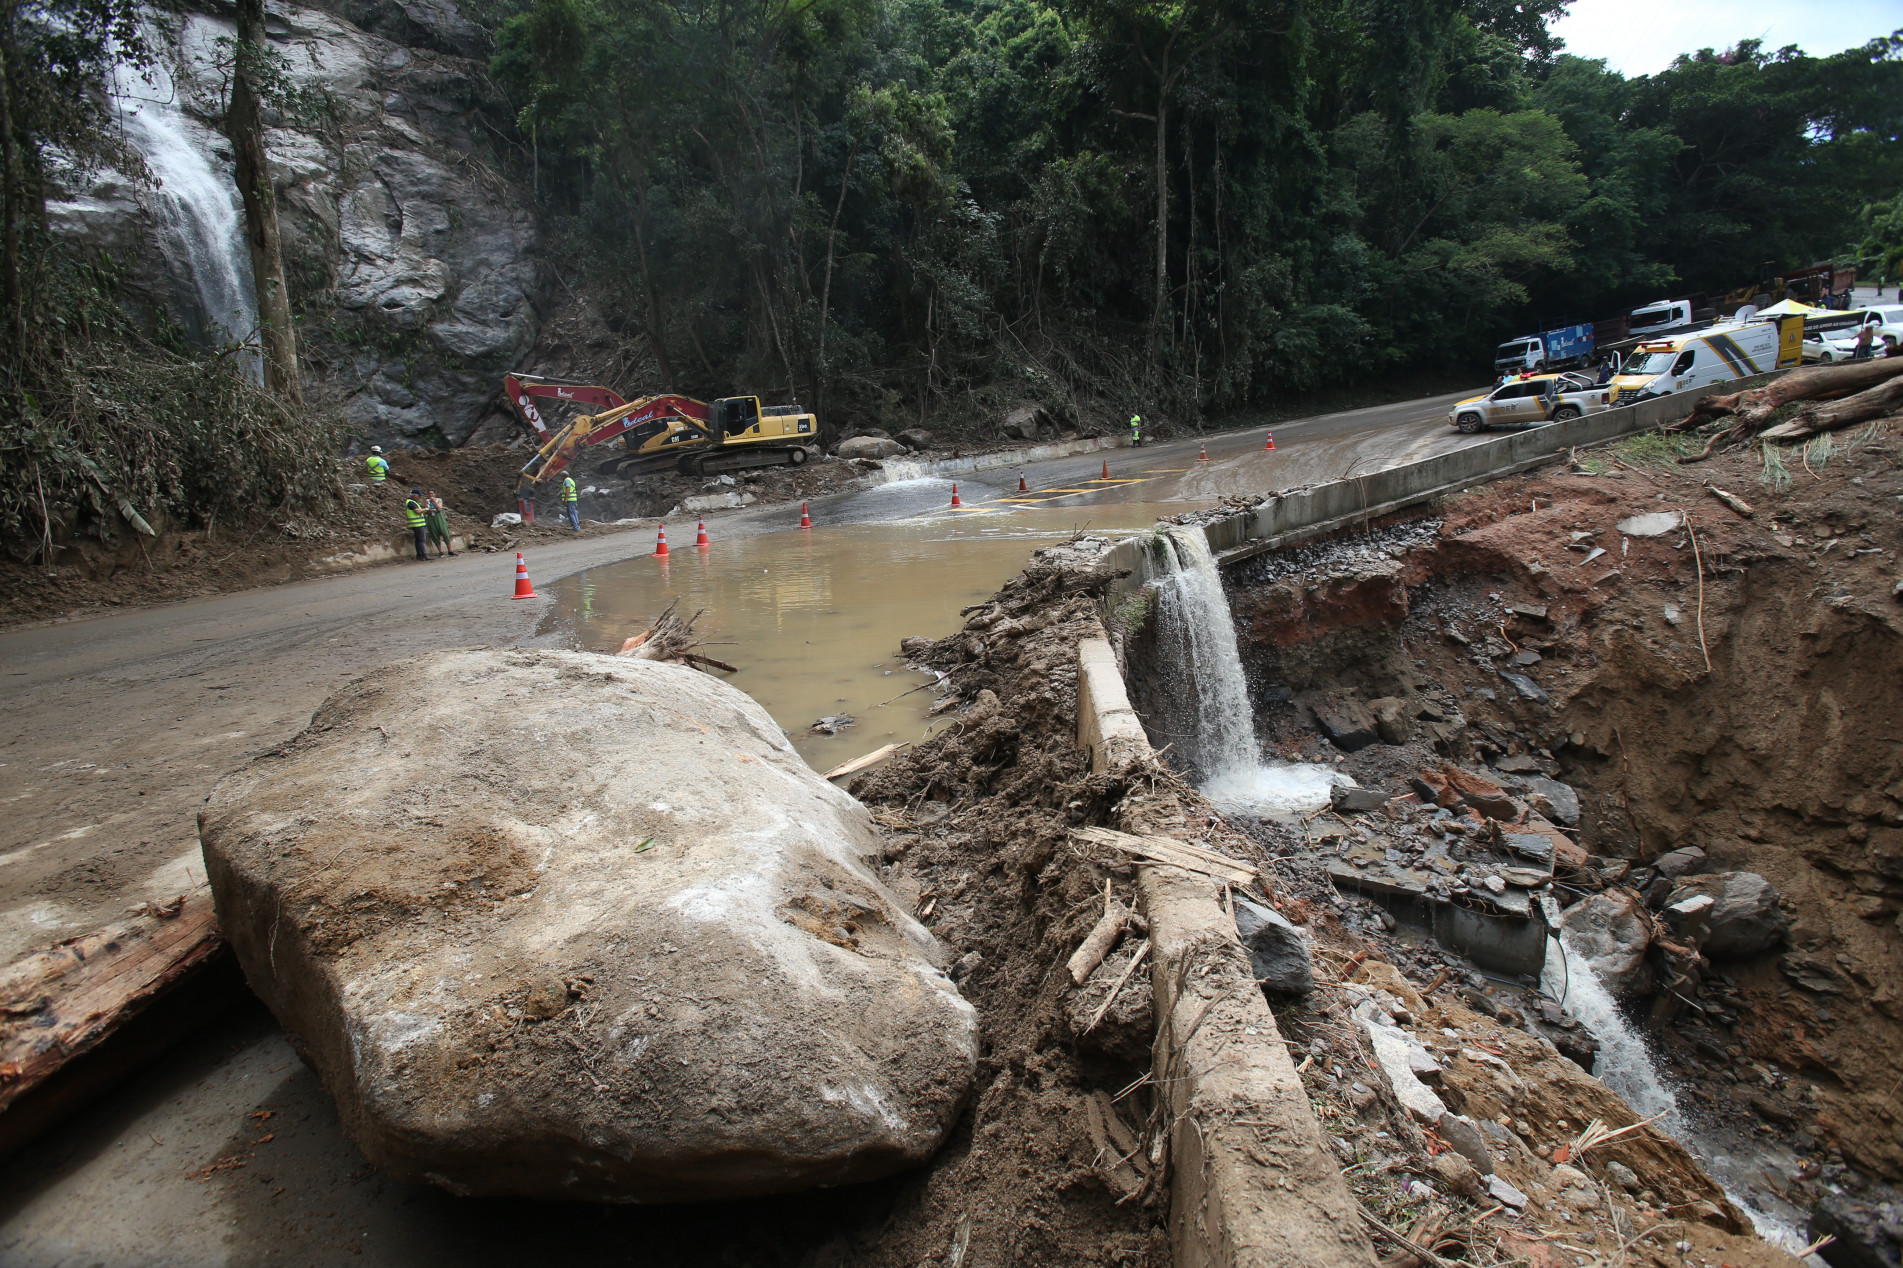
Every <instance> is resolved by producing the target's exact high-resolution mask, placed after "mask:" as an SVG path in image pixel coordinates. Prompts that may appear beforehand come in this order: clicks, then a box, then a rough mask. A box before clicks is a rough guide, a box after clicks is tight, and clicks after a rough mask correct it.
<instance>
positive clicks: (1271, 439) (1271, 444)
mask: <svg viewBox="0 0 1903 1268" xmlns="http://www.w3.org/2000/svg"><path fill="white" fill-rule="evenodd" d="M1262 448H1263V449H1264V450H1265V451H1266V450H1270V449H1273V448H1275V433H1274V432H1270V433H1269V436H1268V439H1267V440H1264V441H1263V442H1262Z"/></svg>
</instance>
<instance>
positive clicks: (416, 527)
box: [403, 489, 429, 559]
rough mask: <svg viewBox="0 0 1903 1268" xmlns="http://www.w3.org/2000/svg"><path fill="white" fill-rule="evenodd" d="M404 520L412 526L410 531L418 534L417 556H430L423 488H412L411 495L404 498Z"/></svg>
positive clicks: (427, 520) (426, 557)
mask: <svg viewBox="0 0 1903 1268" xmlns="http://www.w3.org/2000/svg"><path fill="white" fill-rule="evenodd" d="M403 521H404V523H406V524H408V525H409V526H410V532H412V533H414V534H415V535H416V557H417V558H418V559H428V558H429V518H428V512H427V511H426V510H425V509H424V505H423V490H421V489H411V490H410V496H408V497H406V498H404V499H403Z"/></svg>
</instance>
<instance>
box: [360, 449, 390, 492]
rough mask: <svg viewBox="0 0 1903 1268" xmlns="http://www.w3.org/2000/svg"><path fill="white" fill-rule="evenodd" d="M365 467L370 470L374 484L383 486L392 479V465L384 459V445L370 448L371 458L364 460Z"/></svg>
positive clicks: (371, 481) (371, 480)
mask: <svg viewBox="0 0 1903 1268" xmlns="http://www.w3.org/2000/svg"><path fill="white" fill-rule="evenodd" d="M363 465H364V466H366V467H369V468H370V483H372V484H382V483H383V482H384V481H385V480H387V479H389V478H390V464H389V462H388V461H386V460H385V459H384V457H383V446H382V445H372V446H370V456H369V457H368V458H365V459H364V460H363Z"/></svg>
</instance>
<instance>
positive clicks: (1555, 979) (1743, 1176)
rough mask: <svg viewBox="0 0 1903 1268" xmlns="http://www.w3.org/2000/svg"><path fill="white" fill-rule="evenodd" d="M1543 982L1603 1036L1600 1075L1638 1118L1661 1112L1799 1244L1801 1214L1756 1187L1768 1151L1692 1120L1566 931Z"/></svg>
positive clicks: (1756, 1221) (1727, 1186)
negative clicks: (1718, 1135) (1711, 1132)
mask: <svg viewBox="0 0 1903 1268" xmlns="http://www.w3.org/2000/svg"><path fill="white" fill-rule="evenodd" d="M1540 985H1541V987H1543V988H1544V989H1545V991H1546V993H1547V994H1549V995H1551V996H1552V997H1553V998H1554V999H1556V1000H1558V1001H1560V1003H1562V1004H1563V1005H1564V1006H1565V1007H1566V1009H1567V1010H1568V1011H1569V1012H1571V1013H1572V1015H1573V1016H1574V1017H1577V1018H1578V1019H1579V1022H1580V1024H1581V1025H1583V1026H1584V1027H1586V1029H1588V1030H1590V1031H1591V1032H1592V1033H1593V1036H1594V1037H1595V1038H1596V1039H1598V1040H1599V1058H1598V1060H1597V1061H1596V1062H1595V1063H1594V1064H1593V1075H1594V1077H1596V1078H1597V1079H1598V1080H1599V1081H1600V1082H1601V1083H1603V1084H1605V1085H1606V1086H1607V1087H1608V1088H1610V1089H1612V1091H1613V1092H1615V1093H1616V1094H1617V1095H1618V1096H1619V1098H1620V1099H1621V1100H1623V1101H1624V1102H1625V1103H1626V1104H1627V1105H1629V1106H1631V1107H1632V1110H1633V1112H1634V1113H1636V1114H1638V1115H1639V1116H1640V1117H1642V1118H1652V1117H1655V1116H1656V1117H1657V1118H1658V1126H1659V1129H1660V1130H1662V1131H1664V1132H1665V1133H1667V1134H1668V1135H1670V1136H1672V1137H1674V1138H1676V1139H1677V1140H1678V1141H1679V1142H1680V1143H1682V1144H1683V1145H1685V1146H1686V1147H1687V1148H1688V1149H1690V1150H1691V1151H1692V1153H1693V1154H1695V1155H1696V1156H1697V1157H1698V1160H1699V1162H1700V1163H1701V1164H1702V1165H1703V1166H1704V1168H1705V1171H1706V1172H1707V1174H1709V1175H1710V1176H1711V1177H1712V1178H1713V1179H1715V1180H1717V1181H1718V1183H1719V1184H1720V1185H1722V1186H1723V1187H1724V1190H1725V1194H1726V1196H1727V1197H1729V1198H1730V1199H1731V1200H1732V1201H1733V1202H1734V1203H1736V1204H1737V1205H1738V1207H1739V1209H1741V1210H1743V1211H1744V1212H1745V1214H1746V1215H1748V1216H1750V1218H1751V1222H1752V1224H1753V1225H1754V1226H1755V1227H1756V1229H1757V1232H1758V1235H1759V1236H1760V1237H1762V1238H1764V1239H1765V1240H1766V1241H1768V1242H1770V1243H1772V1244H1773V1245H1776V1246H1780V1247H1782V1248H1783V1249H1785V1250H1787V1251H1792V1252H1795V1251H1797V1250H1801V1249H1802V1248H1803V1247H1804V1245H1805V1243H1806V1241H1807V1239H1806V1238H1805V1236H1804V1235H1803V1234H1802V1232H1800V1230H1801V1229H1802V1227H1803V1222H1804V1215H1803V1212H1801V1211H1799V1210H1797V1209H1796V1208H1795V1207H1793V1206H1791V1205H1789V1204H1788V1203H1786V1202H1783V1201H1781V1200H1780V1199H1779V1198H1778V1197H1777V1195H1776V1194H1766V1193H1764V1192H1763V1191H1762V1190H1761V1189H1758V1188H1757V1187H1755V1186H1756V1183H1757V1181H1758V1180H1759V1179H1760V1178H1761V1174H1760V1173H1761V1171H1762V1170H1763V1169H1764V1164H1765V1163H1766V1162H1767V1161H1769V1160H1770V1159H1769V1158H1768V1155H1767V1154H1766V1153H1765V1151H1764V1150H1763V1149H1762V1147H1751V1146H1747V1151H1740V1150H1739V1149H1738V1148H1737V1146H1736V1145H1734V1144H1727V1143H1725V1142H1724V1141H1721V1140H1718V1139H1715V1138H1712V1137H1710V1136H1708V1134H1707V1133H1705V1132H1701V1131H1700V1130H1699V1129H1698V1128H1697V1126H1696V1125H1695V1124H1693V1123H1692V1122H1691V1121H1690V1120H1689V1119H1687V1117H1686V1116H1685V1115H1684V1114H1683V1113H1682V1112H1681V1111H1680V1110H1679V1106H1678V1098H1677V1096H1675V1095H1674V1094H1673V1092H1672V1090H1671V1088H1670V1087H1669V1086H1667V1084H1666V1082H1665V1080H1664V1079H1663V1078H1662V1077H1661V1076H1660V1074H1659V1072H1658V1067H1657V1065H1656V1064H1655V1063H1654V1058H1653V1055H1652V1050H1651V1048H1650V1046H1649V1045H1648V1044H1647V1043H1646V1042H1645V1038H1644V1036H1642V1035H1641V1034H1639V1033H1638V1032H1637V1031H1636V1030H1634V1029H1633V1028H1632V1026H1631V1025H1629V1024H1628V1023H1627V1022H1626V1019H1625V1016H1624V1014H1622V1013H1621V1012H1620V1011H1619V1008H1618V1005H1617V1004H1616V1003H1615V1002H1614V1001H1613V998H1612V993H1611V992H1610V991H1608V990H1606V988H1605V986H1604V984H1603V983H1601V982H1600V980H1599V976H1598V974H1596V973H1594V972H1593V969H1592V965H1591V963H1590V962H1588V961H1587V959H1586V958H1585V957H1584V956H1582V955H1580V954H1579V953H1578V952H1577V951H1575V950H1574V949H1573V947H1572V946H1571V944H1570V943H1569V942H1568V941H1567V940H1566V935H1565V933H1564V932H1563V931H1562V932H1561V934H1560V935H1559V937H1557V938H1554V939H1552V940H1551V941H1549V942H1548V943H1547V955H1546V967H1545V969H1544V970H1543V971H1542V973H1541V975H1540ZM1784 1161H1785V1162H1786V1163H1788V1162H1789V1161H1790V1160H1789V1159H1785V1160H1784ZM1778 1169H1779V1170H1782V1171H1785V1172H1787V1173H1788V1171H1789V1169H1790V1168H1789V1166H1788V1165H1786V1166H1783V1167H1780V1168H1778Z"/></svg>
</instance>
